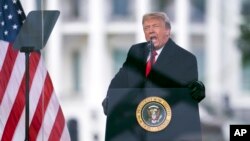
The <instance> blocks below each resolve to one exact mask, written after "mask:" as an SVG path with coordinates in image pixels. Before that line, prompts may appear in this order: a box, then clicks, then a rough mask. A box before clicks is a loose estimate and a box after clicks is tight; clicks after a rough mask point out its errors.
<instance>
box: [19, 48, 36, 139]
mask: <svg viewBox="0 0 250 141" xmlns="http://www.w3.org/2000/svg"><path fill="white" fill-rule="evenodd" d="M20 51H21V52H23V53H25V78H26V79H25V87H26V88H25V105H26V106H25V139H24V141H29V109H30V108H29V79H30V75H29V56H30V53H31V52H32V51H34V47H22V48H21V49H20Z"/></svg>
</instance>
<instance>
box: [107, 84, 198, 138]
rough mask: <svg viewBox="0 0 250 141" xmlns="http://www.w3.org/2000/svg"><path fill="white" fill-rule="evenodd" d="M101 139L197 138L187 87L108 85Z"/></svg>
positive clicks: (194, 110)
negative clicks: (115, 86) (103, 136)
mask: <svg viewBox="0 0 250 141" xmlns="http://www.w3.org/2000/svg"><path fill="white" fill-rule="evenodd" d="M107 108H108V109H107V122H106V133H105V141H201V140H202V139H201V126H200V118H199V110H198V103H197V102H195V101H194V100H193V99H192V97H191V96H190V90H189V89H188V88H164V89H160V88H144V89H110V90H109V91H108V107H107Z"/></svg>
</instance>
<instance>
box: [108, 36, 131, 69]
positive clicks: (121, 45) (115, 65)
mask: <svg viewBox="0 0 250 141" xmlns="http://www.w3.org/2000/svg"><path fill="white" fill-rule="evenodd" d="M134 39H135V36H134V35H130V34H127V35H119V34H117V35H109V36H108V46H109V50H110V54H111V60H112V73H113V74H116V73H117V72H118V71H119V69H120V68H121V67H122V65H123V63H124V62H125V60H126V58H127V53H128V50H129V48H130V47H131V46H132V45H133V44H134V43H135V40H134Z"/></svg>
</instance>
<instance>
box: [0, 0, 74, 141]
mask: <svg viewBox="0 0 250 141" xmlns="http://www.w3.org/2000/svg"><path fill="white" fill-rule="evenodd" d="M17 2H18V3H19V1H17V0H15V1H14V0H13V1H11V0H3V1H2V0H1V3H0V6H3V8H2V7H1V8H0V9H1V11H0V140H1V141H22V140H24V138H25V55H24V53H20V52H18V51H16V50H14V49H13V46H12V44H13V42H11V37H7V36H8V35H10V34H11V32H12V31H11V30H13V32H14V30H17V29H15V28H16V27H17V26H18V24H13V25H11V22H12V21H11V20H12V18H15V15H14V14H13V15H11V13H10V12H13V11H14V12H15V11H16V12H17V14H18V13H19V14H20V13H22V12H23V11H21V12H20V10H22V8H20V5H19V6H16V5H15V4H16V3H17ZM15 8H19V9H16V10H15ZM9 9H12V11H10V12H9V13H8V14H7V10H9ZM13 9H14V10H13ZM5 10H6V11H5ZM4 13H5V14H4ZM4 15H6V16H7V18H5V17H4ZM10 15H11V16H10ZM17 19H18V18H17ZM7 20H10V21H11V22H10V21H7ZM14 22H16V21H14ZM8 26H10V28H8ZM8 39H9V40H8ZM29 59H30V115H29V118H30V121H29V128H30V133H29V139H30V141H70V136H69V132H68V128H67V125H66V121H65V118H64V115H63V112H62V109H61V106H60V104H59V101H58V100H57V97H56V94H55V92H54V88H53V84H52V81H51V79H50V76H49V74H48V72H47V70H46V68H45V65H44V63H43V59H42V58H41V54H40V53H39V52H33V53H31V55H30V57H29Z"/></svg>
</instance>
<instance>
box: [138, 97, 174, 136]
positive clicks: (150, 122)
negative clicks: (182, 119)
mask: <svg viewBox="0 0 250 141" xmlns="http://www.w3.org/2000/svg"><path fill="white" fill-rule="evenodd" d="M171 117H172V112H171V108H170V106H169V104H168V103H167V101H165V100H164V99H162V98H160V97H155V96H153V97H148V98H145V99H144V100H142V101H141V102H140V104H139V105H138V106H137V109H136V119H137V121H138V123H139V125H140V126H141V127H142V128H144V129H145V130H147V131H150V132H158V131H161V130H163V129H165V128H166V127H167V126H168V124H169V122H170V120H171Z"/></svg>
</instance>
